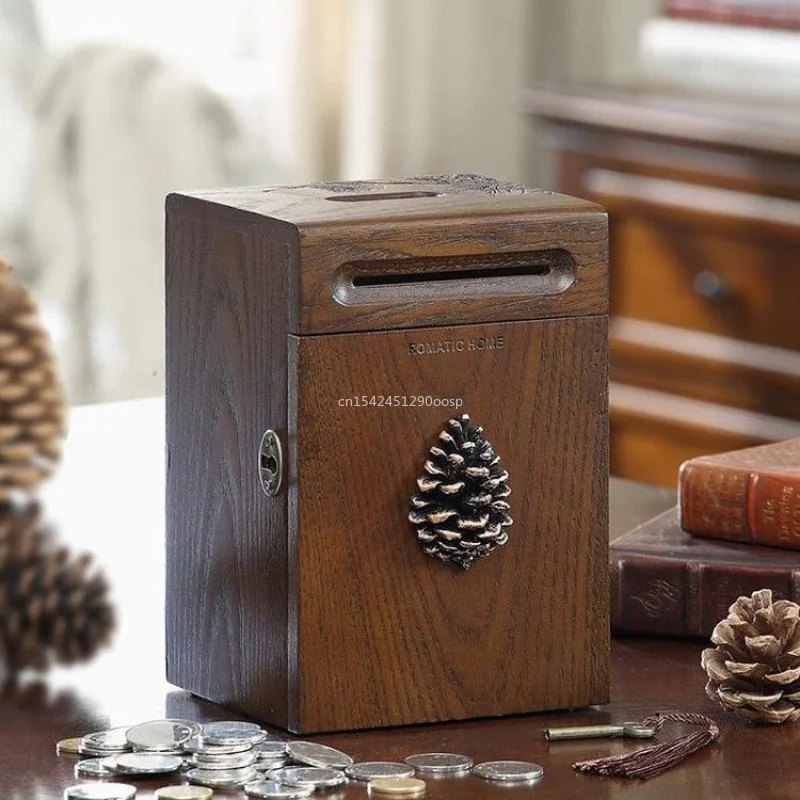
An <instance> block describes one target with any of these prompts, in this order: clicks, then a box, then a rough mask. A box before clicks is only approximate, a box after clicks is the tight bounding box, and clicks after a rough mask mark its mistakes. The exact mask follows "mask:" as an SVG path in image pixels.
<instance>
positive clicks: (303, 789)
mask: <svg viewBox="0 0 800 800" xmlns="http://www.w3.org/2000/svg"><path fill="white" fill-rule="evenodd" d="M244 793H245V794H246V795H247V796H248V797H309V796H310V795H312V794H314V787H313V786H286V785H285V784H281V783H275V781H256V782H255V783H247V784H245V787H244Z"/></svg>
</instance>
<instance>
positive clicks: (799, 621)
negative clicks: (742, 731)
mask: <svg viewBox="0 0 800 800" xmlns="http://www.w3.org/2000/svg"><path fill="white" fill-rule="evenodd" d="M711 641H712V643H713V644H715V645H716V647H715V648H708V649H707V650H704V651H703V657H702V662H701V663H702V665H703V668H704V669H705V671H706V674H707V675H708V683H707V684H706V693H707V694H708V696H709V697H711V698H712V699H713V700H718V701H719V702H720V703H722V705H723V706H724V708H725V709H726V710H728V711H733V712H735V713H737V714H739V715H740V716H742V717H745V718H746V719H749V720H752V721H754V722H771V723H780V722H795V721H796V720H798V719H800V606H798V605H797V603H792V602H791V601H789V600H776V601H775V602H774V603H773V602H772V591H771V590H769V589H762V590H761V591H759V592H754V593H753V595H752V596H751V597H740V598H739V599H738V600H737V601H736V602H735V603H734V604H733V605H732V606H731V607H730V608H729V609H728V616H727V617H726V618H725V619H724V620H722V622H720V623H719V624H718V625H717V627H716V628H714V632H713V633H712V634H711Z"/></svg>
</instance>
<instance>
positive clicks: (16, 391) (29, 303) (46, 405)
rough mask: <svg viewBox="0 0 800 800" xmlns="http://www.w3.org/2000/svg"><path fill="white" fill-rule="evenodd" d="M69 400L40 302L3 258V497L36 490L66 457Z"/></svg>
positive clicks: (0, 434) (0, 437) (0, 409)
mask: <svg viewBox="0 0 800 800" xmlns="http://www.w3.org/2000/svg"><path fill="white" fill-rule="evenodd" d="M65 419H66V404H65V401H64V392H63V390H62V387H61V382H60V380H59V378H58V375H57V370H56V364H55V360H54V357H53V353H52V350H51V347H50V337H49V336H48V335H47V333H46V332H45V330H44V328H43V327H42V324H41V322H40V320H39V316H38V310H37V308H36V304H35V303H34V302H33V300H32V299H31V298H30V296H29V295H28V292H27V290H26V289H25V287H24V286H22V285H21V284H19V283H17V282H16V281H15V280H14V278H13V276H12V272H11V268H10V267H9V265H8V264H6V263H5V262H4V261H2V260H0V502H3V501H7V500H9V499H11V498H12V497H13V496H14V495H16V494H19V493H20V492H24V493H30V492H32V491H33V490H34V489H35V488H36V487H37V486H38V485H39V484H40V483H41V481H42V479H43V478H45V477H46V476H48V475H49V474H50V473H51V472H52V471H53V470H54V468H55V466H56V464H57V463H58V461H59V459H60V458H61V443H62V441H63V439H64V435H65V432H66V424H65Z"/></svg>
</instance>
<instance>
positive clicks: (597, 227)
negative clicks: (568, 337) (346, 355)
mask: <svg viewBox="0 0 800 800" xmlns="http://www.w3.org/2000/svg"><path fill="white" fill-rule="evenodd" d="M190 197H192V198H194V199H195V200H200V201H202V202H203V203H204V204H209V203H211V204H214V205H215V206H218V207H219V206H223V207H227V208H228V209H230V210H231V212H233V213H234V214H237V213H238V214H239V215H241V214H244V215H246V217H248V218H250V222H255V223H258V222H261V223H263V224H264V225H265V226H267V227H268V228H269V229H270V235H272V236H283V237H285V240H286V242H287V246H288V247H289V249H290V250H291V251H292V253H293V254H294V257H292V258H290V259H289V261H290V264H291V267H290V269H291V271H292V275H291V276H290V286H291V289H290V298H289V326H290V331H291V332H292V333H298V334H309V333H331V332H346V331H357V330H376V329H383V328H389V327H392V328H394V327H422V326H429V325H451V324H457V323H459V322H464V323H467V322H481V321H487V322H489V321H491V322H499V321H510V320H520V319H536V318H542V317H554V316H583V315H587V314H605V313H608V287H607V257H608V256H607V219H606V214H605V212H604V211H603V209H602V208H601V207H600V206H598V205H596V204H595V203H591V202H589V201H587V200H581V199H578V198H574V197H569V196H567V195H563V194H557V193H555V192H550V191H547V190H541V189H530V188H527V187H525V186H521V185H518V184H514V183H510V182H505V181H499V180H496V179H494V178H487V177H483V176H479V175H450V176H426V177H417V178H404V179H397V180H370V181H345V182H317V183H309V184H303V185H297V186H278V187H249V188H241V189H221V190H210V191H204V192H196V193H192V194H191V195H190ZM176 202H181V203H182V202H184V198H183V197H180V196H174V195H173V196H171V197H170V198H169V199H168V208H169V206H170V203H176ZM188 202H189V203H191V200H190V201H188Z"/></svg>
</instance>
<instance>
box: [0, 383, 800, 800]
mask: <svg viewBox="0 0 800 800" xmlns="http://www.w3.org/2000/svg"><path fill="white" fill-rule="evenodd" d="M163 415H164V407H163V402H162V401H160V400H158V399H155V400H143V401H132V402H127V403H119V404H110V405H98V406H90V407H85V408H78V409H75V410H74V411H73V413H72V417H71V425H70V435H69V439H68V442H67V447H66V452H65V457H64V462H63V465H62V467H61V469H60V471H59V473H58V475H57V476H56V477H55V478H54V479H53V480H52V481H51V483H50V485H48V486H47V488H46V490H45V493H44V498H43V510H44V512H43V513H44V516H45V517H46V518H47V519H49V520H51V521H52V522H53V523H54V524H55V525H56V527H57V530H58V534H59V537H60V540H61V541H62V542H63V543H64V544H66V545H67V546H69V548H70V549H71V550H72V551H73V552H74V553H76V554H77V553H79V552H90V553H92V554H93V555H94V560H95V562H96V563H97V564H98V566H99V567H100V568H102V569H103V570H104V572H105V573H106V575H107V576H108V579H109V581H110V585H111V590H112V599H113V603H114V606H115V611H116V616H117V625H116V632H115V635H114V638H113V642H112V643H111V645H110V646H108V647H107V648H105V649H103V650H102V651H100V652H99V653H98V654H97V655H96V657H95V658H93V659H92V660H91V661H89V662H88V663H86V664H82V665H79V666H75V667H71V668H66V667H56V668H53V669H51V670H50V671H49V672H47V673H44V674H31V675H24V676H22V677H21V679H20V680H19V682H18V684H17V685H15V686H9V687H7V688H5V689H4V690H3V692H2V696H1V697H0V798H2V800H56V798H62V797H63V793H64V789H65V788H66V787H67V786H70V785H72V784H74V783H76V782H77V781H76V779H75V778H74V775H73V770H74V766H75V759H74V757H65V756H57V755H56V751H55V745H56V742H57V741H58V740H60V739H63V738H66V737H73V736H80V735H83V734H85V733H89V732H91V731H97V730H103V729H107V728H110V727H115V726H121V725H131V724H134V723H137V722H142V721H145V720H148V719H157V718H163V717H172V718H175V717H181V718H190V719H195V720H197V721H200V722H203V721H208V720H214V719H237V718H239V717H238V715H236V714H235V713H232V712H230V711H228V710H226V709H224V708H221V707H219V706H215V705H213V704H211V703H207V702H205V701H202V700H199V699H197V698H194V697H192V696H191V695H189V694H188V693H186V692H184V691H181V690H180V689H178V688H176V687H174V686H170V685H169V684H167V682H166V680H165V678H164V623H163V612H164V488H163V487H164V470H163V454H164V433H163V431H164V418H163ZM673 501H674V498H673V496H672V494H671V493H670V492H669V491H666V490H663V489H653V488H650V487H644V486H640V485H637V484H631V483H627V482H621V481H613V480H612V487H611V519H612V531H613V532H621V531H622V530H625V529H627V528H629V527H631V526H632V525H634V524H636V523H637V522H639V521H642V520H644V519H646V518H648V517H650V516H653V515H654V514H656V513H658V512H659V511H661V510H663V509H664V508H666V507H668V506H669V505H670V504H672V502H673ZM703 647H704V643H703V642H698V641H668V640H647V639H625V640H622V639H619V640H615V641H613V644H612V651H611V659H612V672H611V675H612V689H611V695H612V697H611V702H610V703H609V704H608V705H605V706H596V707H592V708H586V709H580V710H576V711H572V712H559V713H551V714H534V715H526V716H518V717H512V718H504V719H488V720H474V721H469V722H459V723H446V724H437V725H420V726H411V727H406V728H395V729H388V730H376V731H364V732H356V733H346V734H327V735H324V736H316V737H311V738H313V739H314V740H315V741H320V742H324V743H327V744H330V745H333V746H336V747H339V748H341V749H343V750H345V751H346V752H348V753H349V754H351V755H352V756H353V757H354V758H355V759H356V760H359V761H363V760H390V761H391V760H394V761H397V760H402V759H403V758H404V757H406V756H408V755H411V754H413V753H421V752H431V751H446V752H456V753H464V754H467V755H469V756H471V757H472V758H473V759H474V760H475V762H479V761H488V760H495V759H514V760H527V761H534V762H536V763H538V764H541V765H542V767H543V768H544V777H543V780H542V781H541V782H540V783H539V784H537V785H535V786H525V787H505V786H501V785H496V784H492V783H489V782H486V781H483V780H481V779H479V778H476V777H471V776H470V777H464V778H458V779H452V778H451V779H446V780H428V791H427V798H429V800H440V799H441V798H453V800H459V799H462V798H463V799H466V798H503V800H514V798H527V797H531V798H541V799H542V800H544V799H545V798H571V797H587V798H603V797H605V798H628V797H630V798H669V799H670V800H672V799H673V798H704V797H709V798H711V797H713V798H726V800H728V799H730V800H733V799H734V798H742V800H744V798H747V800H751V799H752V798H771V797H776V798H783V797H786V798H788V797H794V796H795V793H796V791H797V789H798V787H799V786H800V766H798V759H797V753H798V752H799V751H800V726H798V725H794V726H777V727H764V728H755V727H750V726H749V725H746V724H744V723H741V722H738V721H737V720H735V719H734V718H733V717H731V716H730V715H727V714H725V713H723V712H722V711H721V710H720V709H718V708H717V707H715V706H714V705H713V704H712V702H711V701H710V700H709V699H708V698H707V697H706V695H705V692H704V685H705V675H704V673H703V671H702V669H701V668H700V652H701V650H702V649H703ZM601 657H602V654H598V658H601ZM497 680H503V676H502V675H498V676H497ZM656 711H682V712H687V711H694V712H700V713H703V714H706V715H708V716H710V717H712V718H713V719H715V720H716V721H717V722H718V723H719V725H720V727H721V729H722V734H721V737H720V740H719V742H718V743H717V744H716V745H712V746H710V747H708V748H706V749H705V750H702V751H700V752H698V753H696V754H694V755H692V756H690V757H689V759H688V760H686V761H685V762H683V763H682V764H680V765H679V766H677V767H675V768H674V769H673V770H672V771H670V772H667V773H665V774H664V775H661V776H659V777H657V778H654V779H652V780H650V781H646V782H640V781H625V780H621V779H608V778H600V777H594V776H588V775H582V774H578V773H576V772H574V771H573V770H572V764H573V763H574V762H575V761H578V760H582V759H587V758H592V757H596V756H602V755H608V754H613V753H621V752H628V751H632V750H633V749H635V748H636V747H637V746H640V745H637V744H636V742H635V741H634V742H628V741H620V740H588V741H582V742H567V743H552V744H550V745H548V744H547V743H546V742H545V741H544V740H543V738H542V734H541V731H542V729H543V728H545V727H548V726H556V725H577V724H587V723H598V722H607V721H613V722H621V721H623V720H632V719H641V718H643V717H645V716H647V715H649V714H651V713H653V712H656ZM688 730H689V729H686V728H683V727H681V726H671V725H667V726H665V727H664V728H663V729H662V732H661V734H660V735H659V740H660V741H666V740H669V739H671V738H673V736H677V735H680V734H681V733H686V732H687V731H688ZM694 730H696V729H694ZM126 782H130V781H126ZM174 782H175V781H171V780H165V779H164V778H158V779H150V780H141V781H135V783H136V785H137V786H138V787H139V792H138V794H137V797H138V798H152V797H153V792H154V790H155V789H156V788H158V787H159V786H163V785H166V784H169V783H174ZM215 796H220V797H237V796H239V797H244V794H243V793H238V792H230V791H217V792H216V793H215ZM315 796H317V795H315ZM318 796H321V797H327V798H329V799H330V798H335V799H336V800H353V799H354V798H366V797H367V792H366V789H365V787H364V784H360V783H350V784H349V785H347V786H346V787H345V788H344V789H342V790H335V791H333V792H328V793H320V794H319V795H318Z"/></svg>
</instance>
